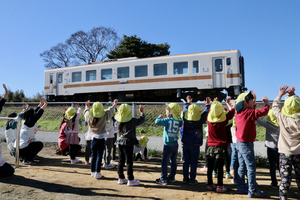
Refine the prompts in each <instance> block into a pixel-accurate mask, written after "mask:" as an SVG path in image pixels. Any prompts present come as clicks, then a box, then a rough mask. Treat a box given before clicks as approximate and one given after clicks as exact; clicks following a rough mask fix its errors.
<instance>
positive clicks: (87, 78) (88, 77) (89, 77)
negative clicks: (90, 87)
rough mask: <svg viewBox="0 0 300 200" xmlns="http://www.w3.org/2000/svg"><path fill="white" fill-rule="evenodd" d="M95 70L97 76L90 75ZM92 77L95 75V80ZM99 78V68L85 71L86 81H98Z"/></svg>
mask: <svg viewBox="0 0 300 200" xmlns="http://www.w3.org/2000/svg"><path fill="white" fill-rule="evenodd" d="M91 72H95V76H88V74H89V73H91ZM91 77H94V79H93V80H91ZM96 80H97V70H88V71H86V72H85V81H96Z"/></svg>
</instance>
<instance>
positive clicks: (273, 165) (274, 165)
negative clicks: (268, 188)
mask: <svg viewBox="0 0 300 200" xmlns="http://www.w3.org/2000/svg"><path fill="white" fill-rule="evenodd" d="M267 154H268V160H269V163H270V176H271V180H272V183H271V184H272V185H273V186H277V184H278V182H277V178H276V169H278V170H279V153H278V149H277V148H275V149H272V148H269V147H267Z"/></svg>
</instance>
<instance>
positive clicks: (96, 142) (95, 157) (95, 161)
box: [91, 138, 105, 172]
mask: <svg viewBox="0 0 300 200" xmlns="http://www.w3.org/2000/svg"><path fill="white" fill-rule="evenodd" d="M104 148H105V140H104V138H103V139H96V138H94V139H93V140H92V141H91V158H92V159H91V172H100V171H101V162H102V156H103V151H104Z"/></svg>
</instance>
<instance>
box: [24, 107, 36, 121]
mask: <svg viewBox="0 0 300 200" xmlns="http://www.w3.org/2000/svg"><path fill="white" fill-rule="evenodd" d="M33 115H34V109H33V108H28V109H26V110H25V112H24V114H23V119H24V120H27V119H29V118H30V117H32V116H33Z"/></svg>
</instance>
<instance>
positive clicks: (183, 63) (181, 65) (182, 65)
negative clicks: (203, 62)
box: [173, 61, 189, 75]
mask: <svg viewBox="0 0 300 200" xmlns="http://www.w3.org/2000/svg"><path fill="white" fill-rule="evenodd" d="M176 65H178V66H176ZM181 69H182V73H179V72H178V71H179V70H181ZM185 69H186V70H187V71H186V72H185ZM176 70H177V73H176ZM188 73H189V64H188V61H181V62H174V63H173V74H174V75H181V74H188Z"/></svg>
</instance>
